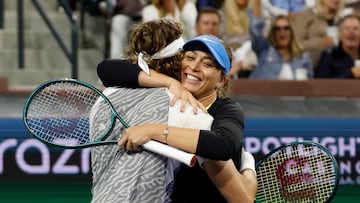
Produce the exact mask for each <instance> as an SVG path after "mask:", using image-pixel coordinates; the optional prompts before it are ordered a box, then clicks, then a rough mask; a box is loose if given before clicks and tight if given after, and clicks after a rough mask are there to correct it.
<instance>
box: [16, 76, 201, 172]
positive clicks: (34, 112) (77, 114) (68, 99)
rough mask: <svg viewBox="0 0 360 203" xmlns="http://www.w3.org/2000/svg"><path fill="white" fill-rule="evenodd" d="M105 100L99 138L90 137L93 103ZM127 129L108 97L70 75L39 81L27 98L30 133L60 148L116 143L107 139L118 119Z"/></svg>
mask: <svg viewBox="0 0 360 203" xmlns="http://www.w3.org/2000/svg"><path fill="white" fill-rule="evenodd" d="M99 102H102V103H104V104H102V109H101V110H102V112H104V111H105V112H108V114H109V117H108V118H109V119H107V120H106V122H107V123H105V124H104V123H102V128H100V129H101V131H100V132H97V133H96V137H95V138H93V137H90V116H94V115H91V110H92V108H93V106H94V104H98V103H99ZM117 120H118V121H119V122H120V123H121V124H122V125H123V127H124V128H128V127H129V125H128V124H127V123H126V122H125V121H124V120H123V119H122V118H121V116H120V115H119V114H118V113H117V112H116V110H115V109H114V107H113V105H112V104H111V102H110V101H109V99H108V98H107V97H106V96H105V95H104V94H103V93H102V92H101V91H100V90H98V89H97V88H95V87H94V86H92V85H90V84H88V83H85V82H82V81H79V80H75V79H69V78H61V79H55V80H50V81H47V82H44V83H42V84H40V85H39V86H38V87H37V88H36V89H35V90H34V91H33V92H32V93H31V94H30V96H29V97H28V98H27V100H26V102H25V106H24V110H23V121H24V124H25V126H26V128H27V129H28V130H29V131H30V133H31V134H32V135H33V136H34V137H35V138H37V139H39V140H41V141H42V142H44V143H46V144H50V145H54V146H58V147H63V148H70V149H79V148H87V147H93V146H98V145H109V144H117V142H118V141H117V140H111V139H107V137H108V136H109V135H110V133H111V132H112V130H113V128H114V126H115V122H116V121H117ZM142 147H143V149H145V150H148V151H151V152H154V153H158V154H161V155H164V156H167V157H169V158H173V159H175V160H178V161H180V162H182V163H184V164H186V165H188V166H194V164H195V163H196V156H195V155H194V154H191V153H187V152H184V151H182V150H179V149H177V148H174V147H171V146H169V145H166V144H163V143H160V142H157V141H153V140H150V141H148V142H147V143H145V144H143V146H142Z"/></svg>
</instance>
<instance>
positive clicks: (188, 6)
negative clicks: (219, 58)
mask: <svg viewBox="0 0 360 203" xmlns="http://www.w3.org/2000/svg"><path fill="white" fill-rule="evenodd" d="M197 13H198V12H197V9H196V5H195V3H194V2H193V1H187V0H152V1H151V4H149V5H147V6H145V7H144V9H143V12H142V17H143V21H147V20H153V19H157V18H173V19H175V20H178V21H180V22H181V23H182V24H183V26H184V36H183V38H184V40H185V41H186V40H189V39H191V38H193V37H195V36H196V30H195V21H196V16H197Z"/></svg>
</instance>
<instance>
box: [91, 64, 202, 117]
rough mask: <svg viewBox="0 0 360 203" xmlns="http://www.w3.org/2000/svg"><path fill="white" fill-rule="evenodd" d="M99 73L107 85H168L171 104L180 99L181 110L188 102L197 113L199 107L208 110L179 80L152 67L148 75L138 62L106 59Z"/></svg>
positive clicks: (98, 68) (98, 69) (99, 65)
mask: <svg viewBox="0 0 360 203" xmlns="http://www.w3.org/2000/svg"><path fill="white" fill-rule="evenodd" d="M97 74H98V76H99V78H100V80H101V81H102V83H103V85H104V86H105V87H112V86H122V87H167V88H169V90H170V91H171V92H172V93H173V94H174V97H173V98H172V99H171V101H170V105H174V104H175V102H176V101H177V100H178V99H180V100H181V103H182V104H181V108H180V111H181V112H183V111H184V110H185V106H186V103H187V102H189V103H190V104H191V106H192V109H193V112H194V113H195V114H196V113H197V111H198V107H199V108H200V109H201V110H202V111H204V112H206V108H205V107H204V105H203V104H201V103H200V102H199V101H197V100H196V99H195V98H194V96H193V95H192V94H191V93H190V92H189V91H188V90H186V89H185V88H184V87H183V86H182V84H181V83H180V82H179V81H177V80H175V79H174V78H171V77H169V76H167V75H164V74H161V73H158V72H156V71H154V70H152V69H150V74H149V75H147V74H146V73H145V72H144V71H141V68H140V67H139V66H138V65H137V64H133V63H131V62H130V61H126V60H118V59H107V60H104V61H102V62H100V63H99V64H98V66H97Z"/></svg>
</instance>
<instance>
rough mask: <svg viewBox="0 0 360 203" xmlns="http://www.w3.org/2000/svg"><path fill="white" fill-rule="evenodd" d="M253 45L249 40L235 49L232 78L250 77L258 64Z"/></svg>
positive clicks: (230, 73) (231, 71) (230, 74)
mask: <svg viewBox="0 0 360 203" xmlns="http://www.w3.org/2000/svg"><path fill="white" fill-rule="evenodd" d="M251 47H252V45H251V40H247V41H245V42H244V43H243V44H242V45H241V46H240V47H239V48H237V49H236V50H235V51H234V53H233V60H232V63H231V69H230V72H229V76H230V77H231V78H232V79H238V78H248V77H249V76H250V74H251V72H252V71H253V69H254V68H255V67H256V65H257V64H258V61H257V57H256V54H255V52H254V51H253V50H252V48H251Z"/></svg>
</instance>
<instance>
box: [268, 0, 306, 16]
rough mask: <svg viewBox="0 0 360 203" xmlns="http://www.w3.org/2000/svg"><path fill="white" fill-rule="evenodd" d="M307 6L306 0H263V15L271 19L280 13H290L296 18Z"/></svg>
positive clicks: (289, 14)
mask: <svg viewBox="0 0 360 203" xmlns="http://www.w3.org/2000/svg"><path fill="white" fill-rule="evenodd" d="M306 6H307V4H306V1H305V0H262V7H263V12H264V13H263V16H264V17H266V18H269V19H270V20H271V19H274V18H275V17H276V16H278V15H288V16H289V17H290V19H292V20H294V19H295V18H296V16H297V14H298V13H299V12H300V11H302V10H303V9H304V8H305V7H306Z"/></svg>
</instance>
